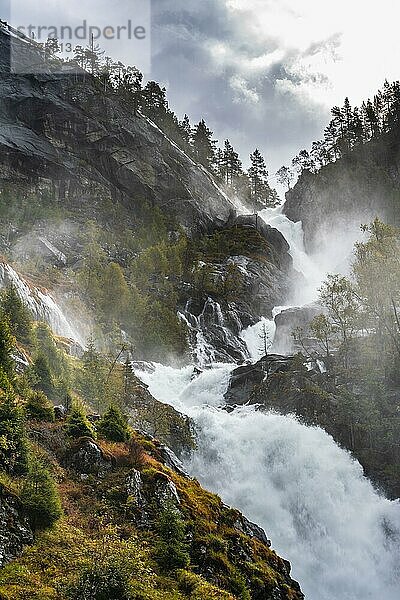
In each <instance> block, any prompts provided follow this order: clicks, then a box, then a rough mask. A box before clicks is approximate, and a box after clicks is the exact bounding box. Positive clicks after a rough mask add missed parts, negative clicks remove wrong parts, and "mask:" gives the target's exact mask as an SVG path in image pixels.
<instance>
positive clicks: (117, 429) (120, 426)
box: [97, 405, 130, 442]
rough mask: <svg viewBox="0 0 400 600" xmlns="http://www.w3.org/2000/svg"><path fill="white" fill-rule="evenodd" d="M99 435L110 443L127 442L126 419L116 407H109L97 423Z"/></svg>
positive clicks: (127, 427) (127, 428)
mask: <svg viewBox="0 0 400 600" xmlns="http://www.w3.org/2000/svg"><path fill="white" fill-rule="evenodd" d="M97 431H98V433H99V435H100V436H101V437H103V438H105V439H106V440H109V441H110V442H127V441H128V440H129V438H130V429H129V425H128V419H127V418H126V416H125V415H124V414H123V413H122V412H121V410H120V409H119V408H118V407H117V406H113V405H110V406H109V407H108V409H107V410H106V412H105V413H104V415H103V416H102V418H101V420H100V421H99V423H98V426H97Z"/></svg>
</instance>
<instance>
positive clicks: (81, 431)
mask: <svg viewBox="0 0 400 600" xmlns="http://www.w3.org/2000/svg"><path fill="white" fill-rule="evenodd" d="M67 433H68V435H70V436H71V437H73V438H80V437H91V438H93V439H94V438H95V433H94V429H93V427H92V425H91V423H90V421H89V420H88V418H87V416H86V413H85V411H84V409H83V407H82V405H81V404H79V403H77V402H75V403H74V404H73V405H72V407H71V410H70V412H69V414H68V417H67Z"/></svg>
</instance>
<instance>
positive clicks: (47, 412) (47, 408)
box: [25, 391, 55, 423]
mask: <svg viewBox="0 0 400 600" xmlns="http://www.w3.org/2000/svg"><path fill="white" fill-rule="evenodd" d="M25 413H26V416H27V418H28V419H31V420H33V421H47V422H49V423H53V422H54V420H55V416H54V406H53V404H52V403H51V402H50V400H49V399H48V398H47V396H45V394H44V393H43V392H40V391H39V392H32V393H31V394H30V395H29V397H28V400H27V402H26V404H25Z"/></svg>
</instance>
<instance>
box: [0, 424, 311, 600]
mask: <svg viewBox="0 0 400 600" xmlns="http://www.w3.org/2000/svg"><path fill="white" fill-rule="evenodd" d="M30 436H31V438H32V440H34V441H35V443H36V444H40V448H41V452H42V453H44V454H45V455H46V456H47V458H48V459H49V460H51V461H52V464H53V470H54V471H55V472H56V473H57V477H58V480H59V489H60V492H61V496H62V501H63V508H64V517H63V518H62V521H61V522H60V523H58V524H57V525H56V526H55V527H54V528H53V529H52V530H50V531H48V532H37V533H36V535H35V539H34V540H33V534H32V530H31V528H30V526H29V523H28V521H27V518H26V517H25V516H24V514H23V511H22V509H21V507H20V506H19V502H18V499H17V498H16V497H15V496H14V495H13V494H11V493H10V492H6V491H5V489H4V488H3V486H1V487H0V523H1V524H2V531H1V534H0V566H2V567H3V569H0V598H2V600H11V599H12V600H22V599H23V598H28V597H29V598H30V599H32V600H33V599H37V600H39V598H40V599H44V598H46V599H49V600H50V599H53V598H54V599H55V598H57V599H61V598H67V597H68V598H70V596H69V595H67V590H68V589H69V586H70V585H72V582H73V581H75V579H76V577H77V576H79V572H80V571H82V569H84V566H83V565H84V564H85V562H86V561H88V560H90V556H93V552H94V553H95V554H94V555H95V556H97V560H98V561H99V560H100V558H99V556H100V555H99V554H96V552H99V550H96V548H97V546H101V547H102V548H103V552H106V553H108V552H111V553H114V558H115V557H116V556H119V553H121V552H123V551H125V550H127V549H128V548H127V546H126V544H127V543H128V541H129V540H130V541H129V544H133V546H132V550H133V551H134V554H135V560H134V561H133V562H132V563H131V564H130V566H129V567H125V568H128V570H129V572H130V578H131V584H130V585H131V587H132V589H134V590H135V591H134V595H132V596H129V598H131V597H132V598H133V597H134V598H154V599H158V598H159V599H160V600H161V598H163V599H170V600H184V599H185V598H198V599H199V600H200V598H201V599H202V600H205V599H209V600H211V599H218V600H234V598H254V599H259V600H272V599H276V600H278V599H279V600H295V599H298V600H300V599H301V598H303V597H304V596H303V594H302V593H301V592H300V588H299V586H298V584H297V583H296V582H294V581H293V580H292V579H291V577H290V565H289V563H287V562H286V561H284V560H282V559H281V558H279V557H278V556H277V555H276V554H275V553H274V552H273V551H272V550H271V549H270V545H271V543H270V542H269V540H268V539H267V537H266V535H265V533H264V531H263V530H262V529H261V528H259V527H258V526H257V525H255V524H253V523H251V522H250V521H248V520H247V519H246V518H245V517H244V516H243V515H242V514H241V513H239V512H238V511H236V510H233V509H230V508H228V507H227V506H225V505H224V504H223V503H222V502H221V500H220V499H219V498H218V497H216V496H214V495H213V494H210V493H208V492H206V491H205V490H203V489H202V488H201V487H200V485H199V484H198V483H197V481H196V480H193V479H190V478H189V477H188V476H187V475H186V474H185V473H184V472H183V471H182V469H181V468H180V466H179V461H178V459H176V457H174V455H173V453H172V452H171V451H169V450H168V449H167V448H165V447H164V446H162V445H160V443H159V442H157V441H156V440H154V439H151V438H149V437H143V436H142V435H140V434H139V433H135V434H134V438H133V441H131V443H130V445H124V444H109V443H106V442H104V441H103V442H95V441H94V440H92V439H90V438H81V439H78V440H75V441H74V440H69V439H68V437H66V435H65V428H64V426H63V423H60V422H57V423H55V424H53V425H50V424H40V423H32V424H31V429H30ZM171 511H172V512H173V514H174V515H175V516H174V517H171V518H172V519H176V518H179V519H180V520H181V521H182V522H183V523H184V524H185V531H186V543H185V548H187V551H188V557H190V561H191V562H192V565H193V567H190V566H189V565H188V566H187V567H186V569H184V568H181V569H180V570H178V571H175V570H173V569H171V570H169V571H168V570H167V572H166V573H165V571H163V569H162V568H161V567H160V566H158V564H157V558H156V557H157V551H156V548H157V547H158V546H157V539H158V535H159V534H158V533H157V532H158V530H157V522H158V519H159V518H160V516H161V515H163V514H164V513H167V514H170V513H171ZM26 545H30V547H26V548H25V550H24V551H23V552H22V547H23V546H26ZM182 547H183V546H182ZM21 552H22V553H21ZM185 552H186V550H185ZM18 555H19V557H18V558H17V556H18ZM111 556H112V554H111ZM60 557H63V559H62V560H60ZM13 558H14V561H12V562H11V563H10V560H11V559H13ZM188 560H189V559H188ZM7 563H10V564H8V565H7ZM106 563H107V561H106V560H105V559H104V558H102V559H101V562H100V564H102V565H106ZM134 565H135V566H134ZM97 566H99V563H98V565H97ZM83 572H84V570H83V571H82V573H83ZM16 573H18V577H16V576H15V574H16ZM104 576H105V575H104ZM90 597H92V596H90ZM96 597H97V596H96ZM107 597H108V596H107Z"/></svg>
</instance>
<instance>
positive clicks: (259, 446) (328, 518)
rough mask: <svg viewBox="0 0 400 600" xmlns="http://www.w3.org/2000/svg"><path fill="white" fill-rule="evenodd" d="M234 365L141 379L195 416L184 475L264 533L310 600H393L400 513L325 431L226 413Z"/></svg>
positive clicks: (270, 417)
mask: <svg viewBox="0 0 400 600" xmlns="http://www.w3.org/2000/svg"><path fill="white" fill-rule="evenodd" d="M233 368H234V366H233V365H218V364H217V365H214V368H213V369H210V370H207V371H205V372H204V373H202V374H201V375H200V376H199V377H197V378H195V379H193V380H192V375H193V368H192V367H185V368H183V369H173V368H171V367H165V366H162V365H155V369H154V371H153V372H148V371H136V372H137V375H138V376H139V377H140V378H141V379H142V380H143V381H144V382H145V383H146V384H147V385H148V386H149V391H150V392H151V393H152V394H153V395H154V396H155V397H156V398H158V399H159V400H161V401H163V402H167V403H169V404H172V405H173V406H175V408H177V409H178V410H180V411H182V412H184V413H186V414H187V415H189V416H190V417H191V418H192V419H193V420H194V421H195V423H196V425H197V429H198V435H199V437H198V448H197V450H196V452H195V453H194V454H193V456H192V457H191V458H190V459H188V460H187V461H186V465H185V466H186V468H187V469H188V470H189V471H190V472H191V473H192V474H193V475H195V476H196V477H197V478H198V479H199V480H200V481H201V483H202V484H203V485H204V486H205V487H206V488H208V489H210V490H212V491H214V492H216V493H218V494H219V495H220V496H221V497H222V498H223V500H224V501H225V502H228V503H229V504H230V505H232V506H235V507H237V508H239V509H241V510H242V511H243V512H244V513H245V514H246V516H247V517H249V518H250V519H252V520H254V521H255V522H257V523H258V524H260V525H261V526H263V527H264V528H265V530H266V532H267V534H268V536H269V537H270V538H271V539H272V541H273V545H274V548H275V550H277V551H278V552H279V553H280V554H282V555H283V556H285V557H286V558H288V559H289V560H290V561H291V562H292V565H293V576H294V577H295V578H296V579H298V580H299V581H300V583H301V585H302V588H303V591H304V592H305V594H306V597H307V598H308V599H309V600H378V598H379V599H381V600H395V599H397V598H398V590H399V585H400V567H399V565H400V504H399V503H398V502H390V501H389V500H387V499H385V498H384V497H382V496H380V495H379V494H378V493H377V492H376V491H375V490H374V489H373V487H372V485H371V483H370V482H369V481H368V480H367V479H366V478H365V477H364V476H363V473H362V468H361V466H360V465H359V464H358V463H357V462H356V461H354V460H353V459H352V457H351V456H350V454H349V453H347V452H346V451H344V450H342V449H341V448H339V447H338V446H337V445H336V444H335V442H334V440H333V439H332V438H331V437H330V436H329V435H328V434H327V433H325V432H324V431H323V430H322V429H319V428H317V427H307V426H305V425H302V424H301V423H300V422H298V421H297V420H296V419H295V418H294V417H287V416H282V415H278V414H272V413H271V414H266V413H261V412H258V411H256V409H255V408H254V407H243V408H240V409H236V410H235V411H233V412H232V413H228V412H227V411H225V410H223V408H221V407H222V406H223V405H224V393H225V391H226V389H227V385H228V381H229V376H230V372H231V370H232V369H233Z"/></svg>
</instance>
